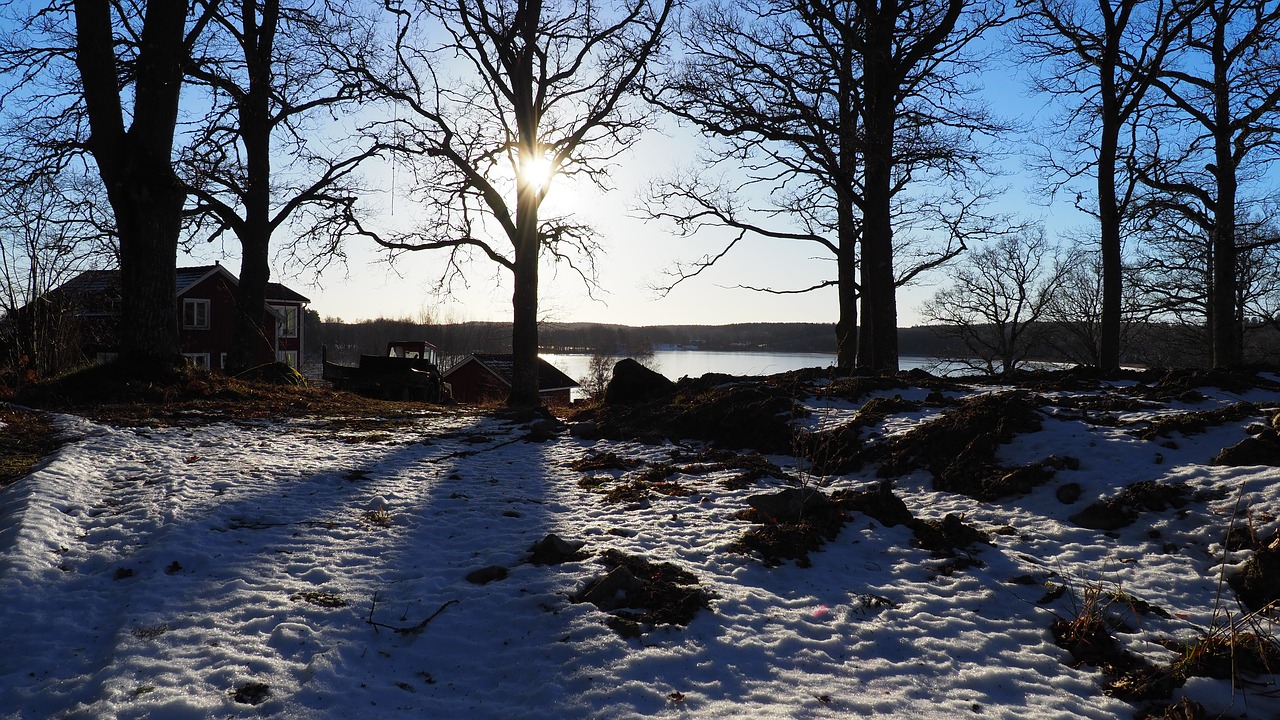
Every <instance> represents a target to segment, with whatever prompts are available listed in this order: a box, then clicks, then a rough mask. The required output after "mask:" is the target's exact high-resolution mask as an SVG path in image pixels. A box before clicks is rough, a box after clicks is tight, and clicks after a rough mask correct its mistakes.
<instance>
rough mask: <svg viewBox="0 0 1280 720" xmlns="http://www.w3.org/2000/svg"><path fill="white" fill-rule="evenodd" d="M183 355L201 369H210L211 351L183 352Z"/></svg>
mask: <svg viewBox="0 0 1280 720" xmlns="http://www.w3.org/2000/svg"><path fill="white" fill-rule="evenodd" d="M182 357H184V358H186V359H188V360H190V361H191V364H192V366H194V367H195V368H197V369H199V370H209V369H210V368H209V353H182Z"/></svg>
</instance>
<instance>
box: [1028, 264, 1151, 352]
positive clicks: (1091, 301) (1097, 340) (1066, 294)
mask: <svg viewBox="0 0 1280 720" xmlns="http://www.w3.org/2000/svg"><path fill="white" fill-rule="evenodd" d="M1134 275H1135V271H1134V270H1133V268H1126V274H1125V281H1124V283H1123V290H1124V303H1123V305H1122V307H1121V309H1122V311H1123V312H1122V313H1121V323H1120V338H1119V340H1120V346H1119V347H1120V354H1121V356H1122V357H1123V356H1124V355H1125V353H1126V352H1127V351H1128V349H1129V347H1130V345H1131V342H1130V341H1131V338H1132V337H1133V334H1134V332H1135V330H1136V327H1137V324H1138V323H1139V322H1140V321H1141V320H1142V319H1143V313H1142V309H1141V305H1140V302H1139V288H1140V287H1141V285H1140V283H1139V282H1138V281H1136V280H1134V279H1132V277H1133V276H1134ZM1102 299H1103V270H1102V259H1101V256H1100V255H1098V254H1094V253H1084V252H1080V251H1076V252H1074V253H1072V262H1070V263H1068V267H1067V268H1066V270H1065V272H1064V274H1063V277H1062V285H1061V286H1060V287H1059V288H1058V291H1057V292H1056V293H1054V294H1053V296H1052V298H1051V299H1050V302H1049V307H1048V308H1047V309H1046V310H1045V313H1044V322H1045V323H1047V327H1048V331H1047V332H1046V336H1045V338H1044V344H1045V346H1046V348H1047V349H1048V350H1050V351H1051V352H1052V353H1053V354H1054V356H1055V357H1058V358H1061V359H1065V360H1069V361H1071V362H1074V363H1077V364H1080V365H1088V366H1091V367H1096V368H1102V367H1105V365H1104V364H1103V362H1102V360H1101V357H1100V348H1101V347H1102V345H1103V343H1102V335H1103V329H1102V317H1103V308H1102Z"/></svg>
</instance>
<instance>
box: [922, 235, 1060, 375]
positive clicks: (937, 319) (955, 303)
mask: <svg viewBox="0 0 1280 720" xmlns="http://www.w3.org/2000/svg"><path fill="white" fill-rule="evenodd" d="M1074 264H1075V263H1074V262H1073V261H1070V260H1068V259H1066V258H1064V257H1062V256H1061V255H1060V254H1059V252H1058V251H1057V249H1056V248H1055V247H1054V246H1053V245H1052V244H1051V243H1050V242H1049V241H1048V240H1047V239H1046V238H1045V236H1044V233H1043V232H1039V233H1034V234H1027V235H1024V236H1021V237H1019V236H1005V237H1002V238H1000V239H998V240H996V241H995V242H994V243H992V244H990V245H988V246H986V247H983V248H981V249H979V250H974V251H971V252H970V253H968V254H967V255H965V256H964V257H963V258H961V259H960V260H959V261H958V262H957V264H956V265H955V266H953V268H952V269H951V271H950V278H949V280H950V283H949V284H948V285H947V286H945V287H944V288H943V289H942V290H939V291H938V292H937V293H936V294H935V295H934V296H933V298H932V299H931V300H930V301H929V302H927V303H926V304H925V305H924V307H923V308H922V310H921V311H922V313H923V314H924V316H925V317H926V318H928V319H929V321H930V322H934V323H939V324H941V325H942V326H943V328H942V329H941V331H940V332H941V334H942V335H944V336H950V337H955V338H957V339H959V340H960V341H961V342H962V343H963V344H964V346H965V348H966V349H967V350H968V351H969V352H970V353H971V355H972V358H959V360H960V361H961V362H966V363H969V364H970V365H972V366H974V367H976V368H978V369H982V370H984V371H986V372H987V373H989V374H995V373H996V372H1004V373H1008V372H1012V371H1013V370H1015V369H1017V368H1018V367H1019V366H1020V365H1021V364H1022V363H1023V362H1024V361H1025V360H1026V359H1027V356H1028V355H1029V354H1030V353H1031V351H1032V349H1033V347H1034V345H1035V343H1036V341H1037V340H1038V333H1039V332H1040V331H1042V330H1043V329H1044V325H1043V324H1042V322H1041V321H1042V320H1044V319H1045V318H1046V316H1047V313H1048V312H1049V309H1050V308H1051V307H1052V304H1053V302H1054V297H1055V296H1056V294H1057V293H1058V292H1059V290H1060V289H1061V288H1062V285H1063V283H1064V281H1065V280H1066V278H1067V272H1068V270H1069V268H1070V267H1071V266H1072V265H1074Z"/></svg>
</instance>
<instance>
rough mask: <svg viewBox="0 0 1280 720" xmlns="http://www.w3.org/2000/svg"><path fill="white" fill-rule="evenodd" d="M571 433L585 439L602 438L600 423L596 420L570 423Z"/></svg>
mask: <svg viewBox="0 0 1280 720" xmlns="http://www.w3.org/2000/svg"><path fill="white" fill-rule="evenodd" d="M569 434H570V435H572V436H573V437H576V438H582V439H584V440H598V439H600V425H599V424H598V423H597V422H596V421H594V420H583V421H581V422H574V423H569Z"/></svg>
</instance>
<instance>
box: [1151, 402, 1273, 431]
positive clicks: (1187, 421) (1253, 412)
mask: <svg viewBox="0 0 1280 720" xmlns="http://www.w3.org/2000/svg"><path fill="white" fill-rule="evenodd" d="M1261 414H1262V410H1261V409H1259V408H1258V406H1257V405H1254V404H1253V403H1247V402H1242V403H1236V404H1234V405H1228V406H1227V407H1224V408H1218V409H1217V410H1202V411H1200V412H1190V413H1179V414H1177V415H1167V416H1165V417H1161V418H1158V419H1156V420H1152V421H1151V423H1150V424H1149V425H1148V426H1147V427H1145V428H1143V429H1142V430H1139V431H1136V432H1135V433H1134V434H1135V435H1137V436H1138V437H1140V438H1142V439H1143V440H1155V439H1156V438H1161V437H1169V435H1170V434H1172V433H1175V432H1178V433H1182V434H1183V435H1196V434H1198V433H1202V432H1204V431H1206V430H1208V429H1209V428H1211V427H1214V426H1217V425H1223V424H1226V423H1229V422H1235V421H1237V420H1243V419H1245V418H1247V417H1254V416H1260V415H1261Z"/></svg>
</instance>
